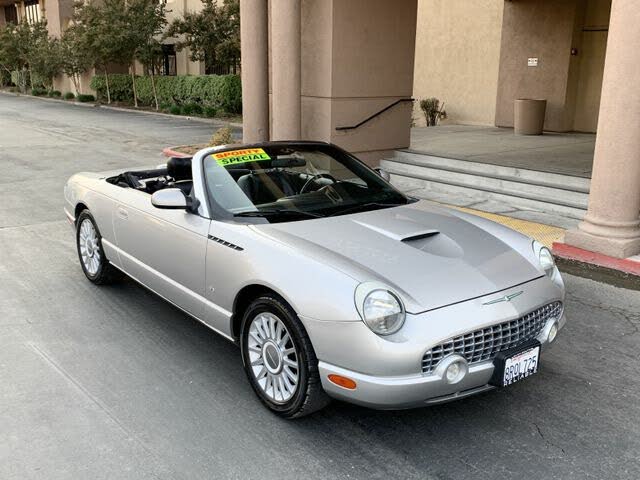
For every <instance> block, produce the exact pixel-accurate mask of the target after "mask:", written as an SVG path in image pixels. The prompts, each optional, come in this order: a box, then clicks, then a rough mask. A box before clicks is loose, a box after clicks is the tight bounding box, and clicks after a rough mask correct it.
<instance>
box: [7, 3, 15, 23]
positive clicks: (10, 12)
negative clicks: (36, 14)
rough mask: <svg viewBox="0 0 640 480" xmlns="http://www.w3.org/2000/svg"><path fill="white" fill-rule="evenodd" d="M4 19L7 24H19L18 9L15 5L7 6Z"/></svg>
mask: <svg viewBox="0 0 640 480" xmlns="http://www.w3.org/2000/svg"><path fill="white" fill-rule="evenodd" d="M4 19H5V21H6V22H7V23H13V24H17V23H18V9H17V8H16V6H15V5H7V6H6V7H4Z"/></svg>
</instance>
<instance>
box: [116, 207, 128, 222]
mask: <svg viewBox="0 0 640 480" xmlns="http://www.w3.org/2000/svg"><path fill="white" fill-rule="evenodd" d="M118 216H119V217H120V218H122V219H123V220H126V219H128V218H129V212H127V211H126V210H125V209H124V208H122V207H118Z"/></svg>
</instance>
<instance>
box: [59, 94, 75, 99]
mask: <svg viewBox="0 0 640 480" xmlns="http://www.w3.org/2000/svg"><path fill="white" fill-rule="evenodd" d="M62 98H64V99H65V100H73V99H74V98H76V96H75V95H74V94H73V92H67V93H65V94H64V95H63V96H62Z"/></svg>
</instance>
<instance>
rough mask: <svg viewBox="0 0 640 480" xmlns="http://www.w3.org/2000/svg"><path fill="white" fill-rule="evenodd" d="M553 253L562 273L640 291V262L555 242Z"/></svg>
mask: <svg viewBox="0 0 640 480" xmlns="http://www.w3.org/2000/svg"><path fill="white" fill-rule="evenodd" d="M552 251H553V254H554V256H555V257H556V260H557V263H558V267H559V268H560V269H561V270H562V271H565V272H567V273H570V274H572V275H578V276H580V277H585V278H589V279H591V280H596V281H599V282H606V283H610V284H612V285H615V286H617V287H622V288H627V289H631V290H640V261H636V260H631V259H629V258H615V257H610V256H608V255H604V254H602V253H597V252H591V251H589V250H583V249H582V248H578V247H574V246H571V245H567V244H566V243H561V242H554V243H553V247H552Z"/></svg>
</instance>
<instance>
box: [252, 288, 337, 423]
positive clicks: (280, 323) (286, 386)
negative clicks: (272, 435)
mask: <svg viewBox="0 0 640 480" xmlns="http://www.w3.org/2000/svg"><path fill="white" fill-rule="evenodd" d="M241 346H242V360H243V363H244V367H245V371H246V373H247V377H248V378H249V382H250V383H251V386H252V387H253V389H254V391H255V392H256V393H257V395H258V397H260V400H261V401H262V403H264V404H265V405H266V406H267V407H268V408H269V409H270V410H271V411H273V412H275V413H276V414H278V415H281V416H283V417H286V418H297V417H303V416H305V415H309V414H310V413H313V412H315V411H317V410H320V409H321V408H323V407H324V406H326V405H327V404H328V403H329V397H328V396H327V394H326V393H325V392H324V390H323V389H322V385H321V382H320V375H319V373H318V359H317V358H316V355H315V352H314V351H313V346H312V345H311V341H310V340H309V337H308V335H307V333H306V331H305V330H304V327H303V326H302V323H301V322H300V320H299V319H298V317H297V315H296V314H295V312H294V311H293V310H292V309H291V307H289V305H287V304H286V303H285V302H284V301H283V300H282V299H281V298H279V297H278V296H276V295H264V296H261V297H259V298H257V299H256V300H254V301H253V302H252V303H251V305H250V306H249V308H248V309H247V311H246V312H245V314H244V318H243V322H242V329H241Z"/></svg>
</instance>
